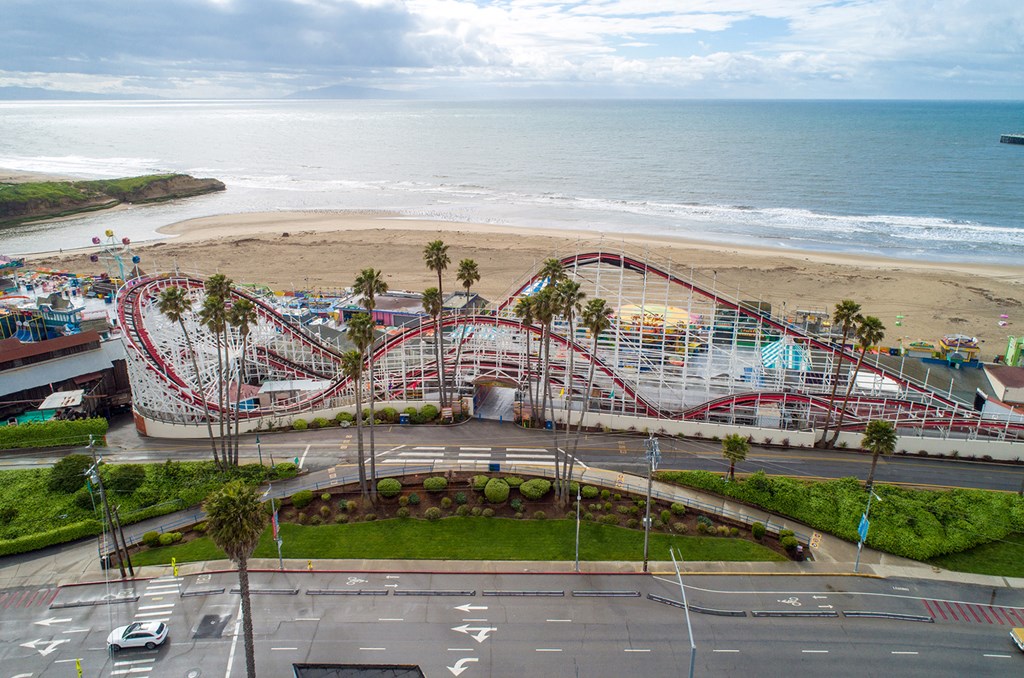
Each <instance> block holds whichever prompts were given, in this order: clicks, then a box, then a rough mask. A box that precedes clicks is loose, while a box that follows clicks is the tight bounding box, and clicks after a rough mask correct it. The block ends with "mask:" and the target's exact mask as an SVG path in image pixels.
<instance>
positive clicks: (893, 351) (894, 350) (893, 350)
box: [889, 348, 900, 355]
mask: <svg viewBox="0 0 1024 678" xmlns="http://www.w3.org/2000/svg"><path fill="white" fill-rule="evenodd" d="M899 354H900V350H899V349H898V348H890V349H889V355H899Z"/></svg>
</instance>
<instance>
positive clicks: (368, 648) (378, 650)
mask: <svg viewBox="0 0 1024 678" xmlns="http://www.w3.org/2000/svg"><path fill="white" fill-rule="evenodd" d="M359 649H360V650H366V651H367V652H386V651H387V648H386V647H361V648H359Z"/></svg>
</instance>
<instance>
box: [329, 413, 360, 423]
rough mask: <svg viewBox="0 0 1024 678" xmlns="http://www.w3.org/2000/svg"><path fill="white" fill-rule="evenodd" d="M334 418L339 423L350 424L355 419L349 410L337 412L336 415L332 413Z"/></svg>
mask: <svg viewBox="0 0 1024 678" xmlns="http://www.w3.org/2000/svg"><path fill="white" fill-rule="evenodd" d="M334 420H335V421H336V422H338V423H339V424H340V423H342V422H348V423H349V424H351V423H352V422H354V421H355V420H356V418H355V417H354V416H353V415H352V413H351V412H338V413H337V414H336V415H334Z"/></svg>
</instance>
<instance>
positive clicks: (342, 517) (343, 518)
mask: <svg viewBox="0 0 1024 678" xmlns="http://www.w3.org/2000/svg"><path fill="white" fill-rule="evenodd" d="M334 522H336V523H338V524H341V523H347V522H348V514H347V513H339V514H338V515H336V516H334Z"/></svg>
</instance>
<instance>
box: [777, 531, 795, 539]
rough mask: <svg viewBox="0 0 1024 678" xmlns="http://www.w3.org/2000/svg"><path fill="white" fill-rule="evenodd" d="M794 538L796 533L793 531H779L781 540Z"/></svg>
mask: <svg viewBox="0 0 1024 678" xmlns="http://www.w3.org/2000/svg"><path fill="white" fill-rule="evenodd" d="M793 536H796V532H794V531H793V530H779V539H783V538H785V537H793Z"/></svg>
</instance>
